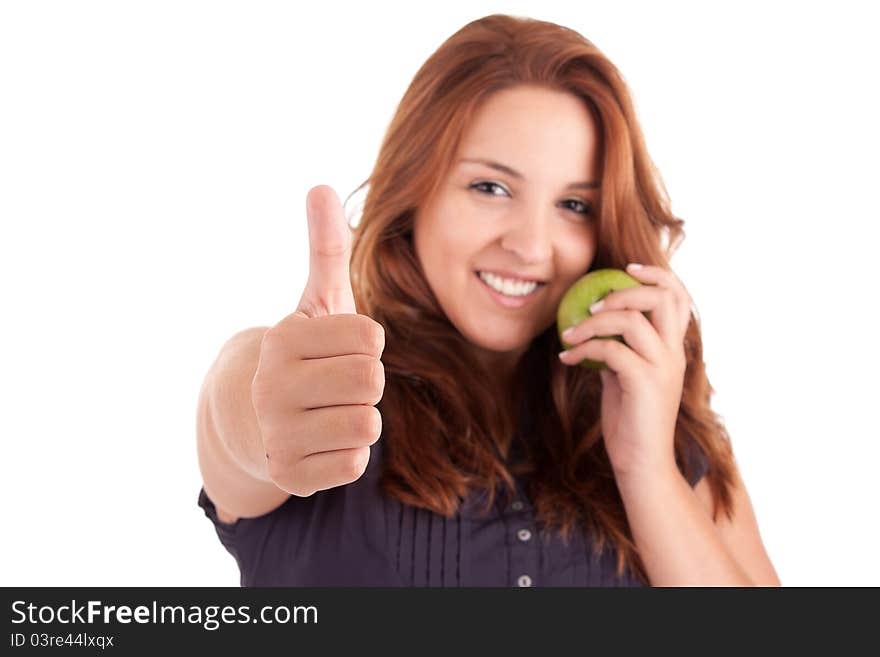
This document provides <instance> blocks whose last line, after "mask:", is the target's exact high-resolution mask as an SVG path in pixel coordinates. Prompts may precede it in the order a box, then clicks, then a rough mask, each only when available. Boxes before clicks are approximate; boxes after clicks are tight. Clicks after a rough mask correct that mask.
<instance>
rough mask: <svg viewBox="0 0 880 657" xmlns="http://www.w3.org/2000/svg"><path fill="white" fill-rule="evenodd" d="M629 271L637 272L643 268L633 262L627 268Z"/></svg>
mask: <svg viewBox="0 0 880 657" xmlns="http://www.w3.org/2000/svg"><path fill="white" fill-rule="evenodd" d="M626 268H627V269H631V270H633V271H637V270H639V269H641V268H642V266H641V265H640V264H638V263H636V262H631V263H629V264H628V265H627V266H626Z"/></svg>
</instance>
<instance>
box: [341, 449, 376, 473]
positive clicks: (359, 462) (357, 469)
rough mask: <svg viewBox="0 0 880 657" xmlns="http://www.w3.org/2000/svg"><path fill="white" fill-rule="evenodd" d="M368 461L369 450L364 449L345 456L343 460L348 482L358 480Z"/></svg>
mask: <svg viewBox="0 0 880 657" xmlns="http://www.w3.org/2000/svg"><path fill="white" fill-rule="evenodd" d="M369 460H370V448H369V447H364V448H360V449H356V450H354V451H352V452H351V454H347V455H346V459H345V476H346V478H348V479H349V480H354V479H358V478H359V477H360V476H361V475H362V474H363V473H364V470H366V469H367V462H368V461H369Z"/></svg>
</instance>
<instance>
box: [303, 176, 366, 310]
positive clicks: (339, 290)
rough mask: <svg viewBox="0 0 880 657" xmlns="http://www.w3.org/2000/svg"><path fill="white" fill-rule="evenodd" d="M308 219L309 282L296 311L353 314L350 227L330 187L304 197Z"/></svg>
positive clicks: (319, 188) (314, 190) (324, 187)
mask: <svg viewBox="0 0 880 657" xmlns="http://www.w3.org/2000/svg"><path fill="white" fill-rule="evenodd" d="M306 212H307V214H308V220H309V279H308V282H307V283H306V288H305V290H303V295H302V298H301V299H300V302H299V307H298V308H297V312H299V313H302V314H304V315H306V316H307V317H321V316H325V315H337V314H341V313H352V314H355V313H357V310H356V309H355V303H354V292H352V288H351V273H350V268H349V265H350V262H351V228H350V227H349V225H348V220H347V219H346V218H345V212H344V210H343V208H342V203H341V202H340V201H339V197H338V196H337V195H336V192H335V191H334V190H333V188H332V187H329V186H327V185H318V186H317V187H313V188H312V189H310V190H309V193H308V194H307V195H306Z"/></svg>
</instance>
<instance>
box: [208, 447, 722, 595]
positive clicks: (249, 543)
mask: <svg viewBox="0 0 880 657" xmlns="http://www.w3.org/2000/svg"><path fill="white" fill-rule="evenodd" d="M382 443H383V439H382V437H380V438H379V440H378V441H376V443H374V444H373V445H372V446H371V450H372V451H371V454H370V462H369V464H368V466H367V469H366V471H365V472H364V474H363V475H362V476H361V477H360V478H359V479H357V480H356V481H354V482H352V483H350V484H348V485H345V486H338V487H335V488H329V489H327V490H322V491H318V492H317V493H315V494H314V495H311V496H310V497H296V496H291V497H290V498H289V499H288V500H287V501H285V502H284V503H283V504H282V505H281V506H279V507H278V508H276V509H274V510H273V511H271V512H269V513H266V514H264V515H262V516H259V517H256V518H239V519H238V520H236V521H235V522H234V523H232V524H227V523H223V522H221V521H220V520H219V519H218V517H217V514H216V509H215V507H214V503H213V502H212V501H211V499H210V498H209V497H208V496H207V495H206V493H205V489H204V487H202V489H201V490H200V492H199V498H198V504H199V506H200V507H201V508H202V509H203V510H204V512H205V515H206V516H207V517H208V518H209V519H210V520H211V522H212V523H213V525H214V528H215V529H216V532H217V536H218V537H219V539H220V542H221V543H222V544H223V546H224V547H225V548H226V550H228V551H229V553H230V554H231V555H232V556H233V557H234V558H235V560H236V562H237V563H238V567H239V571H240V573H241V586H243V587H251V586H318V587H320V586H354V587H358V586H382V587H394V586H420V587H425V586H432V587H434V586H479V587H508V586H581V587H584V586H640V582H638V581H637V580H635V579H634V578H632V577H631V576H630V575H629V574H628V573H627V574H625V575H624V577H618V576H617V575H616V573H615V566H616V553H615V552H614V551H613V548H611V547H606V549H605V552H604V553H603V554H602V555H601V557H600V558H596V557H594V556H593V555H592V548H591V546H590V545H588V544H587V543H588V541H587V539H586V538H585V537H584V536H583V533H584V532H577V531H575V532H572V533H571V534H570V535H569V541H568V543H567V544H565V543H563V541H562V539H561V538H560V537H559V536H557V535H555V534H554V535H548V534H544V533H543V532H539V530H538V529H537V528H536V524H535V515H534V510H533V508H532V506H531V504H530V502H529V499H528V497H527V495H526V489H525V487H524V485H523V484H524V482H523V481H522V480H521V479H517V482H516V483H517V492H518V495H517V498H516V499H515V500H514V501H513V502H512V503H510V504H506V505H505V504H504V503H503V501H502V500H504V498H505V497H506V496H505V495H502V494H497V495H496V503H495V507H494V509H492V510H491V512H490V513H489V514H488V515H486V516H483V517H481V511H482V506H483V505H484V504H485V501H486V497H487V494H486V492H485V491H475V492H473V493H472V494H471V496H470V497H469V498H468V499H466V500H465V502H464V504H463V505H462V507H461V510H460V512H459V514H458V515H457V516H456V517H453V518H445V517H443V516H442V515H439V514H436V513H434V512H432V511H428V510H427V509H422V508H418V507H414V506H410V505H408V504H404V503H402V502H400V501H398V500H396V499H393V498H388V497H386V496H385V495H384V494H383V493H382V492H381V490H380V489H379V486H378V475H379V473H380V465H381V459H382V450H383V447H382ZM689 458H692V459H695V465H696V467H695V474H694V476H693V477H691V478H690V480H689V481H690V484H691V486H692V487H693V486H695V485H696V484H697V482H698V481H699V480H700V478H701V477H702V476H703V475H704V474H705V472H706V469H707V462H706V459H705V456H704V455H703V453H702V451H701V450H699V449H698V448H695V449H694V450H693V452H692V455H690V456H689Z"/></svg>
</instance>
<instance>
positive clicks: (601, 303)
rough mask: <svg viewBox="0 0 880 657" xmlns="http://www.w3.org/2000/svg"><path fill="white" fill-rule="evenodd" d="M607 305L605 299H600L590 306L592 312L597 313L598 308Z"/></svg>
mask: <svg viewBox="0 0 880 657" xmlns="http://www.w3.org/2000/svg"><path fill="white" fill-rule="evenodd" d="M604 305H605V299H599V300H598V301H597V302H596V303H594V304H593V305H592V306H590V312H591V313H595V312H596V311H597V310H600V309H601V308H602V306H604Z"/></svg>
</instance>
